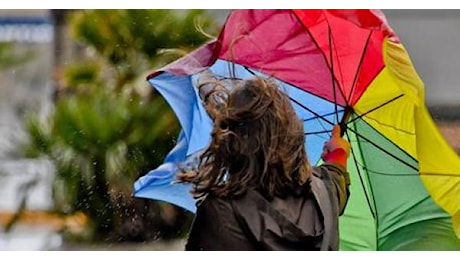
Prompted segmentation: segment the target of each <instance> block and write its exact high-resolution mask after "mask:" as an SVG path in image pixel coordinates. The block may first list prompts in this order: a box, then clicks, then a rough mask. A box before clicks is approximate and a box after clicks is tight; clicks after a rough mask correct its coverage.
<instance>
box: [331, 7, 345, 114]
mask: <svg viewBox="0 0 460 260" xmlns="http://www.w3.org/2000/svg"><path fill="white" fill-rule="evenodd" d="M325 18H326V21H327V28H328V33H329V51H330V59H331V68H330V70H331V74H332V88H333V91H334V103H335V104H337V94H336V87H335V82H336V78H335V74H334V62H333V58H332V56H333V51H332V48H334V50H335V55H336V56H337V65H339V69H338V71H339V73H340V75H341V76H342V78H341V79H342V86H343V85H344V84H343V75H342V70H341V67H340V59H339V58H338V52H337V47H336V46H337V45H336V44H335V41H334V35H333V34H332V29H331V24H330V23H329V19H328V18H327V16H326V15H325ZM333 46H334V47H333ZM338 89H339V91H340V94H341V95H342V98H343V99H344V101H345V105H346V106H348V105H349V103H348V100H347V97H346V96H345V93H343V90H342V89H341V88H338ZM338 121H339V119H338V117H337V122H338Z"/></svg>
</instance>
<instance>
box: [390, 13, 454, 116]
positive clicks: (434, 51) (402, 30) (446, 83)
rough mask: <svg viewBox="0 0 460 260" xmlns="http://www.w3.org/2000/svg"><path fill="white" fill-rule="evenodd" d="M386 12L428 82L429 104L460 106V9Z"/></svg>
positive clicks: (427, 96) (426, 85)
mask: <svg viewBox="0 0 460 260" xmlns="http://www.w3.org/2000/svg"><path fill="white" fill-rule="evenodd" d="M383 12H384V13H385V14H386V16H387V19H388V22H389V24H390V26H391V27H392V28H393V30H394V31H395V32H396V34H397V35H398V36H399V38H400V39H401V42H402V43H403V44H404V46H405V47H406V49H407V51H408V52H409V55H410V57H411V59H412V61H413V62H414V65H415V67H416V70H417V72H418V73H419V75H420V77H421V78H422V80H423V81H424V83H425V91H426V103H427V104H428V105H429V106H458V107H460V10H383ZM457 115H459V116H460V111H459V112H457Z"/></svg>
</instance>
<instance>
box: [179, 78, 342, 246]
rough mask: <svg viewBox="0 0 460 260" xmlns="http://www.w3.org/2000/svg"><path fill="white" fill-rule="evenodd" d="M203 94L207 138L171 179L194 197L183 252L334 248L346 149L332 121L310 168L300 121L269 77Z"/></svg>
mask: <svg viewBox="0 0 460 260" xmlns="http://www.w3.org/2000/svg"><path fill="white" fill-rule="evenodd" d="M207 86H208V87H209V84H207ZM207 92H208V93H207V94H206V95H204V96H203V99H204V102H205V107H206V108H207V109H208V112H209V114H210V115H211V117H212V118H213V120H214V128H213V132H212V140H211V143H210V145H209V147H208V148H207V149H206V151H204V153H203V154H202V155H201V157H200V164H199V166H198V169H197V170H196V171H189V172H184V173H183V174H181V175H180V177H179V178H180V180H181V181H184V182H190V183H193V184H194V191H193V192H194V195H195V196H196V197H197V198H200V199H201V200H199V201H200V202H199V203H198V205H197V206H198V209H197V213H196V216H195V219H194V222H193V225H192V228H191V230H190V234H189V238H188V241H187V244H186V250H225V251H227V250H338V217H339V215H340V214H342V212H343V210H344V208H345V205H346V202H347V200H348V195H349V192H348V185H349V177H348V173H347V172H346V159H347V157H348V154H349V149H350V145H349V143H348V142H347V141H345V140H344V139H342V138H341V137H340V127H338V126H335V127H334V130H333V135H332V138H331V140H330V141H329V142H326V143H325V146H324V147H325V148H324V151H323V155H322V158H323V160H324V162H325V163H324V164H323V165H321V166H319V167H312V166H311V165H310V163H309V161H308V158H307V155H306V152H305V147H304V144H305V135H304V129H303V124H302V122H301V120H300V119H299V118H298V117H297V115H296V113H295V112H294V110H293V108H292V105H291V103H290V101H289V98H288V96H287V95H286V94H284V93H283V92H282V91H280V90H279V89H278V86H277V85H276V84H275V83H274V82H273V81H271V80H266V79H262V78H254V79H251V80H245V81H240V83H239V84H237V86H234V87H233V88H232V90H231V91H229V92H227V91H226V88H225V87H222V86H220V85H216V87H214V88H213V91H207Z"/></svg>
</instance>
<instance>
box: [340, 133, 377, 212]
mask: <svg viewBox="0 0 460 260" xmlns="http://www.w3.org/2000/svg"><path fill="white" fill-rule="evenodd" d="M345 134H346V135H347V138H348V140H351V139H350V135H349V134H348V132H345ZM356 141H357V143H358V145H359V141H358V140H356ZM350 150H351V155H352V157H353V161H354V163H355V167H356V171H357V172H358V177H359V181H360V182H361V186H362V187H363V192H364V195H365V197H366V201H367V205H368V206H369V210H370V212H371V214H372V217H373V218H374V220H376V219H377V211H376V209H374V207H373V206H372V203H371V201H370V196H369V193H368V191H367V189H366V186H365V185H364V180H363V175H362V174H361V170H360V169H359V165H358V160H357V159H356V154H355V151H354V149H350ZM374 205H375V201H374Z"/></svg>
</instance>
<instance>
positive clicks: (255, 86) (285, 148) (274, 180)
mask: <svg viewBox="0 0 460 260" xmlns="http://www.w3.org/2000/svg"><path fill="white" fill-rule="evenodd" d="M222 96H225V97H226V99H225V102H224V103H223V106H222V107H220V108H219V109H218V108H216V107H214V106H212V105H209V104H207V103H206V98H205V106H206V107H207V108H208V111H209V112H210V115H211V117H212V118H213V119H214V128H213V131H212V139H211V143H210V145H209V146H208V148H207V149H206V150H205V151H204V152H203V154H202V155H201V157H200V163H199V165H198V169H197V170H196V171H189V172H184V173H182V174H181V175H179V179H180V180H181V181H185V182H190V183H193V184H195V186H194V191H193V192H194V194H195V196H196V197H199V196H201V195H204V194H208V193H209V194H213V195H215V196H218V197H228V196H238V195H241V194H244V192H245V191H246V190H247V189H255V190H257V191H259V192H260V193H261V194H262V195H263V196H265V197H266V198H268V199H271V198H273V197H274V196H278V197H285V196H286V195H287V194H290V193H292V192H293V191H294V190H299V188H302V187H305V186H307V185H305V183H306V182H307V181H308V180H309V177H310V175H311V171H312V170H311V165H310V163H309V162H308V158H307V155H306V152H305V147H304V143H305V135H304V129H303V124H302V122H301V120H300V119H299V118H298V116H297V115H296V113H295V112H294V109H293V107H292V105H291V103H290V101H289V97H288V96H287V95H286V94H285V93H284V92H282V91H280V90H279V89H278V85H277V84H276V83H275V82H274V81H272V80H270V79H263V78H260V77H256V78H254V79H250V80H244V81H240V82H239V83H238V84H236V85H235V86H233V89H232V90H231V91H229V92H228V95H221V97H222Z"/></svg>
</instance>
